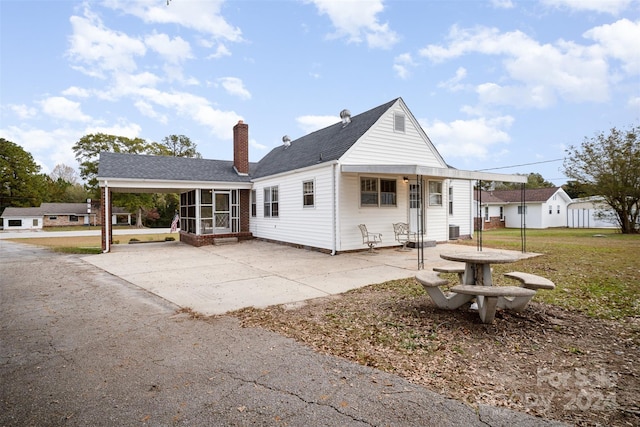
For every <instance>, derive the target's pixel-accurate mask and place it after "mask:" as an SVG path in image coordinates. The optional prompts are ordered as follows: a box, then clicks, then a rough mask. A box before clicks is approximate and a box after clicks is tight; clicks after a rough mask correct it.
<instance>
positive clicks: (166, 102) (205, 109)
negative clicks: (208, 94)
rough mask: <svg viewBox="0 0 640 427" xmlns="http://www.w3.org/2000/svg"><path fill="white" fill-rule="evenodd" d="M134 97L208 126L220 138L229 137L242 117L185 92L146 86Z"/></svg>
mask: <svg viewBox="0 0 640 427" xmlns="http://www.w3.org/2000/svg"><path fill="white" fill-rule="evenodd" d="M131 95H132V96H133V95H134V94H131ZM135 97H138V98H142V99H144V100H145V101H146V102H148V103H152V104H156V105H158V106H161V107H163V108H166V109H169V110H172V111H175V113H176V114H178V115H179V116H182V117H185V118H189V119H191V120H193V121H195V122H196V123H198V124H200V125H202V126H204V127H206V128H208V129H209V130H210V131H211V132H212V133H213V134H214V135H215V136H216V137H218V138H220V139H231V138H232V129H233V126H234V125H235V124H236V123H238V120H241V119H242V116H240V115H238V114H236V113H235V112H234V111H222V110H216V109H215V108H213V107H212V106H211V103H210V102H209V101H208V100H207V99H206V98H204V97H201V96H198V95H193V94H191V93H187V92H179V91H173V92H163V91H160V90H158V89H155V88H148V87H146V88H139V89H138V90H137V91H136V93H135Z"/></svg>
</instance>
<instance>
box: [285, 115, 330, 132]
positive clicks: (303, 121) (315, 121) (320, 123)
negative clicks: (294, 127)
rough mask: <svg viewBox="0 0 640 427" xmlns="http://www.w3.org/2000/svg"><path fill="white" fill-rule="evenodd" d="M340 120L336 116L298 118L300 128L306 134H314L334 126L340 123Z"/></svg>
mask: <svg viewBox="0 0 640 427" xmlns="http://www.w3.org/2000/svg"><path fill="white" fill-rule="evenodd" d="M339 121H340V119H339V118H338V117H336V116H300V117H296V122H298V127H299V128H300V129H302V130H303V131H304V132H305V134H307V133H311V132H314V131H316V130H318V129H322V128H325V127H327V126H330V125H332V124H335V123H337V122H339Z"/></svg>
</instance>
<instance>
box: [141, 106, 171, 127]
mask: <svg viewBox="0 0 640 427" xmlns="http://www.w3.org/2000/svg"><path fill="white" fill-rule="evenodd" d="M133 105H134V106H135V107H136V108H137V109H138V111H140V113H141V114H142V115H143V116H146V117H149V118H152V119H155V120H157V121H158V122H160V123H162V124H167V123H168V122H169V118H168V117H167V115H166V114H160V113H158V112H157V111H156V110H155V109H154V108H153V105H151V104H150V103H148V102H146V101H142V100H139V101H136V102H134V104H133Z"/></svg>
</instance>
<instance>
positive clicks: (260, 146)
mask: <svg viewBox="0 0 640 427" xmlns="http://www.w3.org/2000/svg"><path fill="white" fill-rule="evenodd" d="M249 146H250V147H251V148H255V149H257V150H260V151H264V150H266V149H267V146H266V145H264V144H259V143H258V141H256V140H255V139H249Z"/></svg>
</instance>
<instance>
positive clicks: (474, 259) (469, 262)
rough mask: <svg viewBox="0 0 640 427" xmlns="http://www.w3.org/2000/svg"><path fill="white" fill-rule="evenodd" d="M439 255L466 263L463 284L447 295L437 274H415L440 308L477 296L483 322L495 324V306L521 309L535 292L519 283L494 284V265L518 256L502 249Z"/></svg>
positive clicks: (450, 307)
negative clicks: (492, 265)
mask: <svg viewBox="0 0 640 427" xmlns="http://www.w3.org/2000/svg"><path fill="white" fill-rule="evenodd" d="M440 257H441V258H442V259H446V260H448V261H456V262H463V263H464V264H465V267H464V273H463V274H462V276H461V283H460V284H459V285H456V286H453V287H452V288H451V289H450V291H451V292H450V293H449V294H448V295H445V294H444V293H443V292H442V290H440V288H439V286H441V285H443V282H446V281H444V279H441V278H440V277H439V276H438V275H437V274H435V273H430V274H429V273H421V274H418V275H416V280H417V281H418V282H419V283H421V284H422V285H423V286H424V288H425V289H426V290H427V292H428V293H429V295H430V296H431V298H432V299H433V301H434V302H435V303H436V305H438V306H439V307H440V308H446V309H455V308H458V307H460V306H461V305H463V304H465V303H467V302H469V301H471V300H472V299H473V298H475V299H476V302H477V305H478V314H479V315H480V319H481V320H482V322H483V323H492V322H493V319H494V318H495V312H496V308H498V307H500V308H512V309H515V310H521V309H523V308H524V307H525V306H526V305H527V304H528V303H529V301H530V300H531V298H532V297H533V296H534V295H535V293H536V291H535V290H533V289H527V288H524V287H519V286H493V279H492V277H491V274H492V271H491V264H508V263H512V262H515V261H517V258H515V257H514V256H511V255H507V254H504V253H500V252H457V253H443V254H441V255H440ZM436 271H438V269H436Z"/></svg>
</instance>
